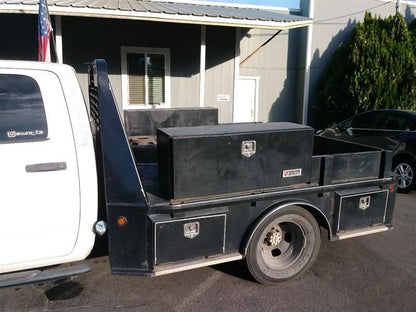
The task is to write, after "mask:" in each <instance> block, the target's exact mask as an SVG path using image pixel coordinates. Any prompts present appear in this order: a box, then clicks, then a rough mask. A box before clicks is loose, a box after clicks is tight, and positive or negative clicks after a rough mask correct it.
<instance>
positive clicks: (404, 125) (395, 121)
mask: <svg viewBox="0 0 416 312" xmlns="http://www.w3.org/2000/svg"><path fill="white" fill-rule="evenodd" d="M379 128H380V129H389V130H401V131H409V130H415V129H416V122H415V121H413V120H411V119H409V118H406V117H405V116H401V115H398V114H394V113H390V114H388V115H387V116H386V118H385V119H384V120H383V121H382V122H381V123H380V127H379Z"/></svg>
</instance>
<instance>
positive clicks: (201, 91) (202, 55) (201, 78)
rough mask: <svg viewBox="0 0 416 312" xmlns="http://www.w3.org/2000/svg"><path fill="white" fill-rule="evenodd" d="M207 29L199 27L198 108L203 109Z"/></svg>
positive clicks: (202, 26)
mask: <svg viewBox="0 0 416 312" xmlns="http://www.w3.org/2000/svg"><path fill="white" fill-rule="evenodd" d="M206 34H207V27H206V26H205V25H201V52H200V62H199V107H204V102H205V62H206V54H207V46H206Z"/></svg>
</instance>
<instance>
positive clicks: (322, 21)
mask: <svg viewBox="0 0 416 312" xmlns="http://www.w3.org/2000/svg"><path fill="white" fill-rule="evenodd" d="M390 3H391V2H385V3H382V4H379V5H376V6H374V7H372V8H368V9H364V10H360V11H357V12H353V13H349V14H346V15H341V16H337V17H331V18H328V19H323V20H319V21H314V22H313V23H314V24H321V23H325V22H329V21H333V20H337V19H340V18H344V17H350V16H354V15H356V14H359V13H364V12H367V11H370V10H373V9H377V8H379V7H382V6H385V5H387V4H390Z"/></svg>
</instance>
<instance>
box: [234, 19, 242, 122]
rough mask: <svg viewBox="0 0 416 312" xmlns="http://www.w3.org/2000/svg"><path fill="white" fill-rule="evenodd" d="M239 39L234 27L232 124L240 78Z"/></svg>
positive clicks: (237, 30)
mask: <svg viewBox="0 0 416 312" xmlns="http://www.w3.org/2000/svg"><path fill="white" fill-rule="evenodd" d="M240 37H241V29H240V28H239V27H236V29H235V47H234V92H233V122H234V117H235V114H236V113H235V111H236V109H237V85H238V82H239V78H240Z"/></svg>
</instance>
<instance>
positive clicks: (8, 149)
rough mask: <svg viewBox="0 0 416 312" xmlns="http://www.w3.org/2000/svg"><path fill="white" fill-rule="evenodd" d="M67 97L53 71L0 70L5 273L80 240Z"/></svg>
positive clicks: (1, 256) (0, 242)
mask: <svg viewBox="0 0 416 312" xmlns="http://www.w3.org/2000/svg"><path fill="white" fill-rule="evenodd" d="M66 100H67V99H66V98H65V97H64V94H63V91H62V87H61V84H60V81H59V78H58V77H57V76H56V75H55V74H54V73H52V72H49V71H44V70H36V71H35V70H25V69H18V70H16V69H14V70H9V69H0V155H1V156H0V157H1V161H0V192H1V195H0V250H1V252H0V272H1V271H2V269H3V268H4V267H6V266H8V270H9V271H10V267H12V268H14V267H15V269H16V270H18V269H23V268H25V267H29V266H30V264H31V263H32V264H33V263H35V264H37V265H39V266H41V265H47V264H50V263H53V259H54V258H58V257H61V256H65V255H68V254H69V253H70V252H71V250H72V249H73V247H74V245H75V242H76V239H77V233H78V228H79V221H80V220H79V215H80V192H79V182H78V168H77V159H76V152H75V146H74V139H73V134H72V128H71V122H70V119H69V116H68V111H67V106H66ZM69 100H70V99H69Z"/></svg>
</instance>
